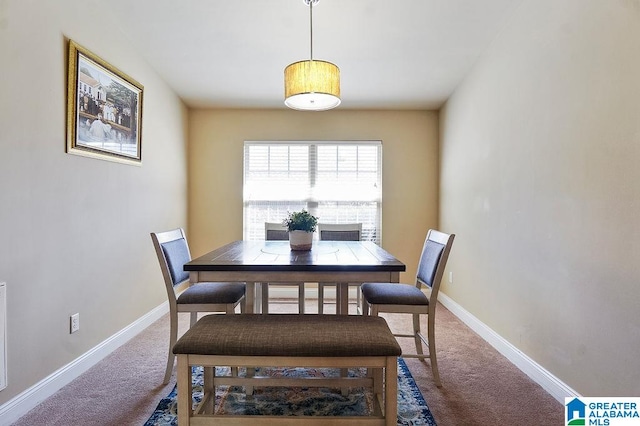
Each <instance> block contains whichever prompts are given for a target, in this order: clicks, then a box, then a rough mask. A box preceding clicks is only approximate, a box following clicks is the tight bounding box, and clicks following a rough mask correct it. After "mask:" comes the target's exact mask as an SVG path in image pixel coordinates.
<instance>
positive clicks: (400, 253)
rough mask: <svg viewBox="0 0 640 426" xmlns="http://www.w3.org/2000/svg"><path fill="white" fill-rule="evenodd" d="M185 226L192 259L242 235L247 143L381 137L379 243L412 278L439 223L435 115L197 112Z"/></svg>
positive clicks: (191, 119) (192, 129)
mask: <svg viewBox="0 0 640 426" xmlns="http://www.w3.org/2000/svg"><path fill="white" fill-rule="evenodd" d="M189 131H190V141H189V144H190V146H189V166H190V168H189V231H190V235H189V237H190V245H191V250H192V254H193V255H194V256H196V255H201V254H204V253H206V252H207V251H209V250H212V249H213V248H215V247H217V246H219V245H222V244H225V243H228V242H230V241H233V240H238V239H242V170H243V168H242V157H243V143H244V141H245V140H382V150H383V151H382V156H383V184H382V190H383V194H382V198H383V208H382V211H383V213H382V238H383V242H382V245H383V247H384V248H385V249H387V250H389V251H390V252H391V253H393V254H394V255H396V256H397V257H398V258H399V259H401V260H402V261H403V262H405V263H406V264H407V267H408V269H407V273H406V274H404V276H403V277H402V278H404V279H409V280H413V279H414V277H415V267H416V262H417V258H418V256H419V255H420V248H421V246H422V242H423V240H424V236H425V235H426V231H427V229H428V228H429V227H435V226H436V225H437V203H438V142H437V138H438V124H437V113H434V112H426V111H406V112H392V111H348V110H334V111H327V112H319V113H317V112H316V113H314V112H299V111H289V110H278V111H274V110H271V111H269V110H195V111H190V113H189Z"/></svg>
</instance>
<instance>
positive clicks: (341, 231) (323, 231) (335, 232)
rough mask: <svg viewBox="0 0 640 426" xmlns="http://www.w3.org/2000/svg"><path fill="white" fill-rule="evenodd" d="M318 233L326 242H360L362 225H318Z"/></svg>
mask: <svg viewBox="0 0 640 426" xmlns="http://www.w3.org/2000/svg"><path fill="white" fill-rule="evenodd" d="M318 233H319V234H320V240H325V241H360V239H361V238H362V223H340V224H335V223H318Z"/></svg>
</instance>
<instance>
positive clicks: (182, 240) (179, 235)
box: [151, 228, 191, 302]
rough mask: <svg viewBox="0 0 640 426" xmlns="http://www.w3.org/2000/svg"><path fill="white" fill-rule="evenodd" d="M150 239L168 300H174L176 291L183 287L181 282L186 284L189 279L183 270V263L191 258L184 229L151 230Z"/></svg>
mask: <svg viewBox="0 0 640 426" xmlns="http://www.w3.org/2000/svg"><path fill="white" fill-rule="evenodd" d="M151 240H152V241H153V246H154V247H155V249H156V256H158V262H159V263H160V269H161V270H162V276H163V278H164V283H165V285H166V287H167V295H168V296H169V301H170V302H171V301H174V302H175V298H176V293H177V292H179V291H181V290H182V288H183V287H185V285H182V284H183V283H185V284H187V285H188V281H189V272H187V271H185V270H184V264H185V263H187V262H189V261H190V260H191V252H190V251H189V244H187V237H186V235H185V233H184V230H183V229H182V228H178V229H174V230H171V231H166V232H158V233H156V232H152V233H151Z"/></svg>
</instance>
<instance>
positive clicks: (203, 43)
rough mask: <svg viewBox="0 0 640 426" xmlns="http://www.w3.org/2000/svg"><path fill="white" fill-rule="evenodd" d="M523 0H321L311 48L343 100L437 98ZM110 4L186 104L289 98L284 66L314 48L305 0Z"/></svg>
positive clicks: (233, 104)
mask: <svg viewBox="0 0 640 426" xmlns="http://www.w3.org/2000/svg"><path fill="white" fill-rule="evenodd" d="M520 1H521V0H481V1H479V0H321V1H320V2H319V3H318V4H317V5H316V6H314V8H313V39H314V40H313V51H314V52H313V56H314V59H323V60H327V61H330V62H333V63H335V64H336V65H338V67H340V74H341V92H342V93H341V97H342V104H341V105H340V107H339V108H341V109H343V108H344V109H437V108H439V107H440V106H441V105H442V104H443V103H444V101H446V99H447V98H448V97H449V96H450V95H451V93H452V92H453V90H454V89H455V88H456V86H457V85H458V84H460V82H461V81H462V80H463V79H464V77H465V76H466V75H467V73H468V72H469V70H470V69H471V68H472V67H473V65H474V63H475V62H476V60H477V59H478V57H479V56H480V55H481V54H482V53H483V52H484V51H485V49H487V47H488V46H489V44H490V43H491V41H492V40H493V39H494V38H495V37H496V35H497V34H498V32H499V31H500V30H501V28H502V27H503V26H504V24H505V22H506V20H507V19H508V18H509V16H510V14H511V13H512V11H513V9H514V7H516V6H517V4H519V3H520ZM108 9H109V10H110V12H111V13H113V14H114V18H115V21H116V22H117V23H118V26H119V27H120V29H121V30H122V31H123V32H124V33H125V34H126V36H127V37H129V38H130V40H131V43H132V45H133V47H134V48H135V49H136V50H137V51H138V52H139V54H140V55H141V56H142V57H144V58H145V60H146V61H147V62H148V63H149V64H150V65H151V66H152V67H153V68H154V70H156V72H157V73H158V74H159V75H160V76H161V77H162V78H163V79H164V80H165V81H166V82H167V83H168V84H169V86H171V87H172V88H173V89H174V90H175V91H176V92H177V94H178V95H179V96H180V97H181V98H182V99H183V100H184V102H185V103H186V104H187V105H189V106H191V107H212V108H286V107H285V106H284V103H283V95H284V83H283V81H284V68H285V67H286V66H287V65H288V64H290V63H292V62H296V61H300V60H305V59H309V55H310V34H309V26H310V25H309V7H308V6H306V4H305V3H304V1H303V0H183V1H175V0H135V1H131V0H109V7H108ZM141 83H142V84H143V85H144V81H141Z"/></svg>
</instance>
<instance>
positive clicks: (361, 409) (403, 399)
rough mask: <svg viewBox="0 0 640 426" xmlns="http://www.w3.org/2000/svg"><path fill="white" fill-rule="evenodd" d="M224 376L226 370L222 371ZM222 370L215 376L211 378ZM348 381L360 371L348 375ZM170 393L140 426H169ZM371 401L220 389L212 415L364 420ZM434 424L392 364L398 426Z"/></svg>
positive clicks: (319, 372)
mask: <svg viewBox="0 0 640 426" xmlns="http://www.w3.org/2000/svg"><path fill="white" fill-rule="evenodd" d="M226 370H228V369H226ZM221 373H222V374H224V373H225V370H218V372H217V374H221ZM264 374H270V375H274V376H278V375H284V376H289V377H294V376H325V377H328V376H332V375H333V376H335V375H337V374H339V371H338V370H335V369H322V368H319V369H309V368H286V369H285V368H279V369H273V370H267V372H266V373H264ZM349 374H350V375H356V374H364V371H363V370H362V371H357V370H356V371H354V370H349ZM193 383H194V385H193V394H194V395H193V404H194V407H195V406H196V405H197V404H198V403H199V402H200V400H201V399H202V383H203V378H202V368H201V367H196V368H194V369H193ZM176 391H177V390H176V387H174V388H173V390H172V391H171V393H170V394H169V395H168V396H167V397H166V398H164V399H163V400H161V401H160V403H159V404H158V407H157V408H156V410H155V411H154V412H153V414H152V415H151V417H150V418H149V420H147V422H146V423H145V426H169V425H172V426H175V425H177V424H178V418H177V409H176V405H177V396H176ZM372 406H373V403H372V395H371V392H370V391H369V390H365V389H361V391H360V392H359V391H358V389H351V392H349V395H347V396H342V395H341V393H340V392H339V391H338V390H336V389H328V388H283V387H258V388H255V391H254V394H253V395H251V396H248V397H247V396H246V394H245V393H244V390H243V388H241V387H234V386H232V387H227V386H220V387H219V389H218V390H217V391H216V414H246V415H282V416H296V415H314V416H340V415H342V416H358V415H360V416H365V415H369V414H370V413H371V407H372ZM435 424H436V422H435V420H434V419H433V416H432V415H431V411H429V407H427V403H426V402H425V400H424V398H423V397H422V394H421V393H420V390H419V389H418V387H417V386H416V383H415V381H414V380H413V377H412V376H411V372H409V369H408V368H407V365H406V364H405V362H404V360H403V359H402V358H398V425H412V426H413V425H416V426H417V425H430V426H431V425H433V426H435Z"/></svg>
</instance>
